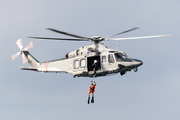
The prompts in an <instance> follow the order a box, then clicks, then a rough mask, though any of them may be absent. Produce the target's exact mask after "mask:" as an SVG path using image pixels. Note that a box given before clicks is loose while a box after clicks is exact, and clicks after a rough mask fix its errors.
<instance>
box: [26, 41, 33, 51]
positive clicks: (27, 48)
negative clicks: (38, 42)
mask: <svg viewBox="0 0 180 120" xmlns="http://www.w3.org/2000/svg"><path fill="white" fill-rule="evenodd" d="M32 47H33V42H32V41H31V42H30V43H29V44H28V45H27V47H26V48H24V50H26V51H27V50H29V49H31V48H32Z"/></svg>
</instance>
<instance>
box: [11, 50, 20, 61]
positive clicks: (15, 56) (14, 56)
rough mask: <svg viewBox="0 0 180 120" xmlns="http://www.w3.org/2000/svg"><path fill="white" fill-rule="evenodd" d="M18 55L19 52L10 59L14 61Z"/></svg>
mask: <svg viewBox="0 0 180 120" xmlns="http://www.w3.org/2000/svg"><path fill="white" fill-rule="evenodd" d="M20 53H21V52H18V53H16V54H14V55H12V56H11V59H12V60H14V59H15V58H16V57H17V56H18V55H19V54H20Z"/></svg>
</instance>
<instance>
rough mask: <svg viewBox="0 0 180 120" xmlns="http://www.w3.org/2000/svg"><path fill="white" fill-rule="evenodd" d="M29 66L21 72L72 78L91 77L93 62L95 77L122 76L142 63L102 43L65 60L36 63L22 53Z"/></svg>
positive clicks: (86, 47) (73, 54)
mask: <svg viewBox="0 0 180 120" xmlns="http://www.w3.org/2000/svg"><path fill="white" fill-rule="evenodd" d="M23 53H24V54H25V56H26V57H27V59H28V63H29V64H30V67H29V68H23V67H21V69H22V70H34V71H39V72H55V73H59V72H65V73H70V74H72V75H73V76H74V77H76V76H77V77H93V76H94V69H93V67H92V66H93V63H94V60H97V61H98V62H97V68H96V76H95V77H99V76H105V75H109V74H113V73H120V74H121V75H124V74H125V73H126V72H127V71H131V70H132V69H135V71H137V68H138V67H139V66H140V65H142V61H140V60H137V59H131V58H129V57H128V56H127V55H126V54H125V53H124V52H122V51H117V50H113V49H108V48H107V47H105V46H104V45H103V44H102V43H95V44H90V45H86V46H84V47H81V48H79V49H77V50H75V51H73V52H70V53H67V54H66V58H62V59H57V60H51V61H46V62H38V61H37V60H36V59H35V58H34V57H33V56H32V55H30V53H29V52H28V51H23Z"/></svg>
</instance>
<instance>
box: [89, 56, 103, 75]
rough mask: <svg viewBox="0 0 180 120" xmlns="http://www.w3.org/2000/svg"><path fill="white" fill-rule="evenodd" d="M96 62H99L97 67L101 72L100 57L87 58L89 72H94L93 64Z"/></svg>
mask: <svg viewBox="0 0 180 120" xmlns="http://www.w3.org/2000/svg"><path fill="white" fill-rule="evenodd" d="M94 60H97V63H96V64H97V67H96V71H98V70H101V63H100V62H101V59H100V56H93V57H87V68H88V71H93V63H94Z"/></svg>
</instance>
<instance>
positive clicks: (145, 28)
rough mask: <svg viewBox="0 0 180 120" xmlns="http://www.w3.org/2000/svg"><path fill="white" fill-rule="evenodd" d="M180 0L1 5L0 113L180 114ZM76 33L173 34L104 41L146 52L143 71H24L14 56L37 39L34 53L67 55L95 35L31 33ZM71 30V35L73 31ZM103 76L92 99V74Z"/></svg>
mask: <svg viewBox="0 0 180 120" xmlns="http://www.w3.org/2000/svg"><path fill="white" fill-rule="evenodd" d="M179 4H180V2H179V1H175V0H150V1H143V0H136V1H133V0H126V1H122V0H119V1H116V0H98V1H97V0H96V1H95V0H91V1H83V0H76V1H73V0H60V1H57V0H51V1H50V0H38V1H37V0H36V1H35V0H31V1H23V0H14V1H9V0H8V1H3V2H1V4H0V15H1V17H0V26H1V27H0V33H1V35H0V39H1V40H0V54H1V57H0V61H1V62H0V66H1V67H0V95H1V96H0V119H1V120H41V119H42V120H50V119H51V120H52V119H53V120H59V119H65V120H72V119H74V120H75V119H78V120H84V119H86V120H91V119H95V120H99V119H103V120H109V119H114V120H119V119H123V120H152V119H153V120H162V119H163V120H172V119H179V118H180V115H179V110H180V103H179V101H180V87H179V86H180V80H179V77H180V74H179V71H180V67H179V65H180V64H179V61H180V56H179V50H180V48H179V44H180V42H179V22H180V15H179V11H180V8H179ZM48 27H50V28H54V29H58V30H62V31H66V32H69V33H74V34H77V35H82V36H87V37H92V36H95V35H98V36H102V37H103V36H108V35H113V34H116V33H118V32H121V31H124V30H127V29H131V28H133V27H140V29H138V30H136V31H132V32H129V33H127V34H123V35H120V36H117V37H136V36H149V35H159V34H171V36H169V37H162V38H153V39H141V40H128V41H107V42H104V44H105V45H106V46H108V47H109V48H112V49H115V48H116V47H117V46H118V45H120V48H119V50H121V51H125V52H126V53H127V54H128V55H129V56H130V57H132V58H136V59H140V60H142V61H143V65H142V66H141V67H140V68H139V70H138V72H136V73H135V72H133V71H132V72H128V73H127V74H126V75H125V76H120V75H119V74H116V75H113V76H107V77H100V78H93V79H92V78H75V79H74V78H73V76H72V75H70V74H64V73H63V74H55V73H47V74H46V73H39V72H31V71H22V70H20V69H19V66H24V67H28V64H25V65H22V58H21V56H19V57H18V58H16V59H15V61H12V60H11V58H10V56H11V55H12V54H14V53H17V52H18V51H19V48H18V47H17V45H16V41H17V40H18V39H19V38H22V41H23V44H24V46H26V45H27V44H28V43H29V42H30V41H33V43H34V48H33V49H31V50H29V52H30V53H31V54H32V55H33V56H34V57H35V58H37V59H38V60H39V61H42V62H43V61H46V60H52V59H56V58H61V57H64V56H65V54H66V53H67V52H71V51H73V50H75V49H78V48H79V47H82V46H84V45H87V44H90V42H70V41H38V40H35V39H30V38H27V36H45V37H66V36H63V35H61V34H57V33H54V32H51V31H48V30H45V29H44V28H48ZM67 37H68V36H67ZM91 80H95V81H96V82H97V87H96V92H95V103H94V104H90V105H88V104H87V93H88V89H89V86H90V81H91Z"/></svg>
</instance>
